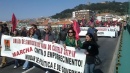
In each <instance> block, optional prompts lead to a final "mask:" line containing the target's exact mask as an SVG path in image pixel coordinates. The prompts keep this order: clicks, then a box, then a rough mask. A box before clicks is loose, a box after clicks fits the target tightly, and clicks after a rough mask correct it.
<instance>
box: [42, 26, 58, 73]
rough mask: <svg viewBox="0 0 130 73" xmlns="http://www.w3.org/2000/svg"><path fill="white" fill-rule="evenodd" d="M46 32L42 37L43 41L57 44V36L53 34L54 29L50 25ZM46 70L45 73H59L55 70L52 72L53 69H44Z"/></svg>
mask: <svg viewBox="0 0 130 73" xmlns="http://www.w3.org/2000/svg"><path fill="white" fill-rule="evenodd" d="M44 30H45V32H44V33H43V36H42V39H41V40H42V41H50V42H52V43H55V42H56V39H55V35H54V34H53V33H52V28H51V26H50V25H46V26H45V28H44ZM44 69H45V73H57V72H56V71H54V70H51V69H47V68H44Z"/></svg>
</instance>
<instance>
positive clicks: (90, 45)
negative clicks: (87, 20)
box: [0, 24, 99, 73]
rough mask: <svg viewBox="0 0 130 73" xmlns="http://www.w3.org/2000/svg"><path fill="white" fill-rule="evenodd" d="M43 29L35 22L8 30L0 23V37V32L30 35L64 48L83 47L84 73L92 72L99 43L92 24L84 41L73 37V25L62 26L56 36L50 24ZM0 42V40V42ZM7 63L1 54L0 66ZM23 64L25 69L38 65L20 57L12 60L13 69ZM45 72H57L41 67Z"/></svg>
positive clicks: (11, 34)
mask: <svg viewBox="0 0 130 73" xmlns="http://www.w3.org/2000/svg"><path fill="white" fill-rule="evenodd" d="M43 29H44V31H42V32H41V30H39V29H38V28H37V26H36V25H35V24H33V25H32V28H30V29H29V30H26V28H25V27H22V28H21V30H20V31H18V30H16V29H15V30H14V31H11V32H10V31H9V28H8V27H7V24H4V26H3V25H0V38H1V37H2V34H5V35H10V36H15V37H16V36H21V37H30V38H34V39H38V40H41V41H49V42H52V43H58V44H61V45H63V47H64V48H66V46H71V47H75V48H76V49H77V48H78V49H85V50H86V51H85V52H84V53H85V54H86V64H85V69H84V70H85V73H93V72H94V67H95V57H96V56H97V55H98V54H99V51H98V48H99V45H98V44H97V40H98V39H97V36H96V33H97V30H96V29H95V28H94V25H93V24H92V25H91V27H90V28H89V29H88V33H87V34H86V37H85V39H84V42H81V40H80V39H79V40H76V38H75V31H74V30H73V26H70V27H68V28H67V27H66V26H63V27H62V29H61V30H60V32H59V33H58V37H56V36H55V33H53V31H52V27H51V26H50V25H46V26H45V27H44V28H43ZM0 44H1V42H0ZM6 64H7V57H4V56H2V61H1V64H0V67H4V66H6ZM21 65H22V66H23V69H24V70H27V69H29V68H31V67H34V66H35V67H38V65H37V64H34V63H33V62H29V61H23V60H20V59H15V60H14V69H16V68H18V67H19V66H21ZM42 69H43V70H44V71H45V72H46V73H58V72H56V71H54V70H51V69H48V68H42Z"/></svg>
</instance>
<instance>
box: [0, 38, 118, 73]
mask: <svg viewBox="0 0 130 73" xmlns="http://www.w3.org/2000/svg"><path fill="white" fill-rule="evenodd" d="M81 40H82V41H83V40H84V38H81ZM117 40H118V38H109V37H99V40H98V44H99V45H100V48H99V57H100V59H101V61H102V64H101V65H99V66H96V69H95V73H107V72H108V70H109V67H110V63H111V61H112V57H113V53H114V51H115V47H116V44H117ZM0 60H1V58H0ZM8 60H9V61H8V66H6V67H4V68H1V69H0V73H24V71H25V70H22V67H18V68H17V69H13V66H14V65H13V64H12V63H13V62H12V60H13V59H10V58H8ZM100 71H101V72H100ZM27 73H44V72H43V70H42V69H40V68H34V69H33V70H31V71H29V72H27Z"/></svg>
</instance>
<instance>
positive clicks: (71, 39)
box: [63, 28, 82, 48]
mask: <svg viewBox="0 0 130 73" xmlns="http://www.w3.org/2000/svg"><path fill="white" fill-rule="evenodd" d="M63 46H64V48H66V46H70V47H76V48H81V47H82V43H81V41H80V40H78V41H77V40H76V38H75V31H74V30H73V28H69V29H68V32H67V37H66V40H65V43H64V45H63Z"/></svg>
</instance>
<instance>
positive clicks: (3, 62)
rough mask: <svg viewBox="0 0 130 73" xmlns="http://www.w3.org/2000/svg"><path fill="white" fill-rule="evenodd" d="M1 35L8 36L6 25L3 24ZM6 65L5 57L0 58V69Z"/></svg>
mask: <svg viewBox="0 0 130 73" xmlns="http://www.w3.org/2000/svg"><path fill="white" fill-rule="evenodd" d="M2 31H3V34H4V35H9V28H8V27H7V24H6V23H5V24H3V29H2ZM6 64H7V60H6V57H4V56H2V61H1V64H0V67H4V66H5V65H6Z"/></svg>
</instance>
